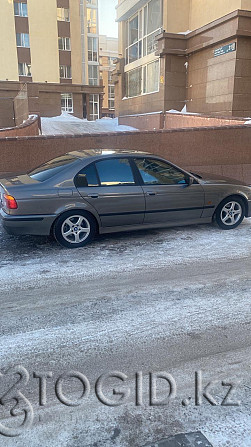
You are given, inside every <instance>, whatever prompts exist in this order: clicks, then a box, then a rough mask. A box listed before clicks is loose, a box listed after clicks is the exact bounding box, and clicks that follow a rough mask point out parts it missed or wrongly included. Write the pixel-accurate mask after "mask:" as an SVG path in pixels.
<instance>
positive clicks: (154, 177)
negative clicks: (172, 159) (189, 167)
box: [135, 158, 186, 185]
mask: <svg viewBox="0 0 251 447" xmlns="http://www.w3.org/2000/svg"><path fill="white" fill-rule="evenodd" d="M135 162H136V165H137V167H138V169H139V172H140V174H141V177H142V179H143V182H144V184H145V185H177V184H184V183H186V176H185V174H184V173H183V172H181V171H179V170H178V169H176V168H174V167H173V166H171V165H169V164H168V163H165V162H163V161H160V160H153V159H147V158H142V159H136V160H135Z"/></svg>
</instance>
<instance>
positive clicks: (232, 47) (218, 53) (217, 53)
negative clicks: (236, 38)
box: [214, 42, 236, 57]
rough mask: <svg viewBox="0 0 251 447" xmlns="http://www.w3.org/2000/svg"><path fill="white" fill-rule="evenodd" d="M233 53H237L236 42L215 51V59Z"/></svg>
mask: <svg viewBox="0 0 251 447" xmlns="http://www.w3.org/2000/svg"><path fill="white" fill-rule="evenodd" d="M232 51H236V42H233V43H229V44H228V45H224V46H223V47H220V48H217V50H214V57H217V56H222V55H223V54H227V53H231V52H232Z"/></svg>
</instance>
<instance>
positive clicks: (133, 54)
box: [125, 0, 163, 65]
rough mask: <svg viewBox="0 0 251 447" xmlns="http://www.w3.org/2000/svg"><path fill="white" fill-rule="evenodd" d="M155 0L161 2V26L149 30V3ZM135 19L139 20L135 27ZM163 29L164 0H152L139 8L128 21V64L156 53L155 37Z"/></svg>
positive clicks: (126, 56)
mask: <svg viewBox="0 0 251 447" xmlns="http://www.w3.org/2000/svg"><path fill="white" fill-rule="evenodd" d="M154 1H160V2H161V9H160V26H158V27H157V28H156V29H155V30H150V32H149V29H148V28H149V16H150V15H149V5H150V4H151V3H152V2H154ZM134 21H135V22H137V27H135V28H133V22H134ZM162 29H163V1H162V0H150V1H149V2H148V3H147V4H146V5H145V6H143V7H142V8H141V9H139V10H138V11H137V12H136V13H135V14H134V15H133V16H131V17H130V18H129V19H128V20H127V21H126V45H125V59H126V65H127V64H130V63H132V62H135V61H136V60H139V59H141V58H142V57H145V56H148V55H149V54H152V53H154V52H155V51H156V49H157V46H156V40H155V38H156V36H157V35H158V34H159V33H160V32H161V31H162ZM134 35H135V36H134ZM133 36H134V37H133Z"/></svg>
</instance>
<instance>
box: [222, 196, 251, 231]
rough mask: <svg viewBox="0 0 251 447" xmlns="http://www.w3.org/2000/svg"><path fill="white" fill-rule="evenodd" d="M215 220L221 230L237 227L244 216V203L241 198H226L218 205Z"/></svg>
mask: <svg viewBox="0 0 251 447" xmlns="http://www.w3.org/2000/svg"><path fill="white" fill-rule="evenodd" d="M215 217H216V222H217V224H218V225H219V227H220V228H222V229H223V230H231V229H233V228H236V227H238V226H239V225H240V224H241V222H242V221H243V219H244V217H245V204H244V201H243V200H242V199H241V198H239V197H238V198H228V199H225V200H223V202H222V203H221V204H220V205H219V206H218V208H217V210H216V213H215Z"/></svg>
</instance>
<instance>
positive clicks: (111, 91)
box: [108, 84, 115, 110]
mask: <svg viewBox="0 0 251 447" xmlns="http://www.w3.org/2000/svg"><path fill="white" fill-rule="evenodd" d="M108 109H109V110H115V85H114V84H108Z"/></svg>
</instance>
